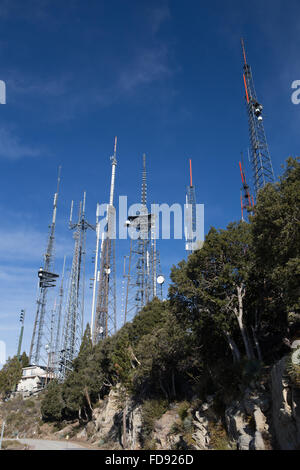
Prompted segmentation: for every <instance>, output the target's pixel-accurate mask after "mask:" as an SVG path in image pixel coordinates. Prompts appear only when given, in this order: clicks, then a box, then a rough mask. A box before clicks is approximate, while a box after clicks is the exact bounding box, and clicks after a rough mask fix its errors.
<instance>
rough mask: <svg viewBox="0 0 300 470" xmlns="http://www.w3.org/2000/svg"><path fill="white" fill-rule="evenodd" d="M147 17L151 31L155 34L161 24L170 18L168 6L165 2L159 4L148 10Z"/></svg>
mask: <svg viewBox="0 0 300 470" xmlns="http://www.w3.org/2000/svg"><path fill="white" fill-rule="evenodd" d="M148 18H149V21H150V26H151V29H152V33H153V34H156V33H157V32H158V31H159V29H160V28H161V26H162V24H163V23H164V22H165V21H167V20H170V19H171V12H170V8H169V6H168V5H167V4H165V5H160V6H157V7H154V8H151V9H149V10H148Z"/></svg>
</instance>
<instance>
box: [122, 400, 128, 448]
mask: <svg viewBox="0 0 300 470" xmlns="http://www.w3.org/2000/svg"><path fill="white" fill-rule="evenodd" d="M127 408H128V402H127V396H126V398H125V405H124V408H123V417H122V421H123V449H125V450H126V449H127V427H126V417H127Z"/></svg>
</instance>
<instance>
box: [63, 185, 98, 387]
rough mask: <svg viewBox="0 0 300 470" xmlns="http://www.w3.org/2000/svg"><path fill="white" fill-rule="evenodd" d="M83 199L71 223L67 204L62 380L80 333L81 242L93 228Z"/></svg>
mask: <svg viewBox="0 0 300 470" xmlns="http://www.w3.org/2000/svg"><path fill="white" fill-rule="evenodd" d="M85 199H86V193H84V196H83V202H82V201H81V202H80V204H79V211H78V221H77V222H76V223H75V224H73V223H72V215H73V201H72V203H71V212H70V223H69V227H70V229H71V230H74V235H73V237H74V239H75V244H74V253H73V261H72V268H71V273H70V283H69V291H68V299H67V308H66V312H65V318H64V329H63V337H62V343H61V346H62V350H61V351H60V377H61V378H62V379H63V378H64V377H65V376H66V374H67V371H68V370H71V369H72V362H73V359H75V357H76V356H77V354H78V352H79V349H80V344H81V339H82V336H83V320H84V289H85V254H86V251H85V245H86V232H87V230H88V229H92V230H95V227H94V226H93V225H91V224H89V223H88V221H87V220H86V218H85Z"/></svg>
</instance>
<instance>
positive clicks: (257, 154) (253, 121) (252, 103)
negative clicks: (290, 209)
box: [241, 39, 275, 195]
mask: <svg viewBox="0 0 300 470" xmlns="http://www.w3.org/2000/svg"><path fill="white" fill-rule="evenodd" d="M241 42H242V52H243V59H244V66H243V71H244V73H243V80H244V86H245V92H246V106H247V112H248V122H249V136H250V145H251V166H252V173H253V182H254V191H255V195H257V193H258V191H259V190H260V189H261V188H263V187H264V186H265V185H266V184H267V183H273V182H274V179H275V178H274V171H273V166H272V161H271V156H270V152H269V148H268V143H267V139H266V134H265V129H264V125H263V116H262V110H263V106H262V104H261V103H259V102H258V100H257V96H256V92H255V87H254V81H253V77H252V72H251V67H250V65H249V64H247V60H246V53H245V47H244V41H243V39H242V40H241Z"/></svg>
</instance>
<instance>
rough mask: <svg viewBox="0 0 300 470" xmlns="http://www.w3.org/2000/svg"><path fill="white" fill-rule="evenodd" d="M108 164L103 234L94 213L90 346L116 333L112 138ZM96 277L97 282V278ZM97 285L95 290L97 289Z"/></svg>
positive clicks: (115, 148)
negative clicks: (94, 248) (93, 273)
mask: <svg viewBox="0 0 300 470" xmlns="http://www.w3.org/2000/svg"><path fill="white" fill-rule="evenodd" d="M110 159H111V163H112V169H111V184H110V196H109V204H108V205H107V213H106V225H105V231H104V232H103V233H102V235H101V234H100V229H99V228H100V226H99V222H98V213H97V223H96V225H97V227H96V236H97V241H96V243H97V244H96V257H95V276H94V295H93V305H92V320H91V325H92V326H91V336H92V341H93V344H96V343H98V342H99V341H100V340H102V339H104V338H106V337H107V336H109V335H111V334H113V333H116V331H117V301H116V248H115V246H116V240H115V235H116V234H115V230H116V227H115V208H114V205H113V204H114V190H115V174H116V166H117V137H115V144H114V154H113V155H112V157H110ZM100 236H101V238H102V240H101V249H100V270H99V274H98V273H97V261H98V248H99V243H100ZM98 276H99V280H98V279H97V277H98ZM97 281H98V289H97V287H96V286H97ZM96 289H97V302H96V312H95V313H94V310H95V293H96Z"/></svg>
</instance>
